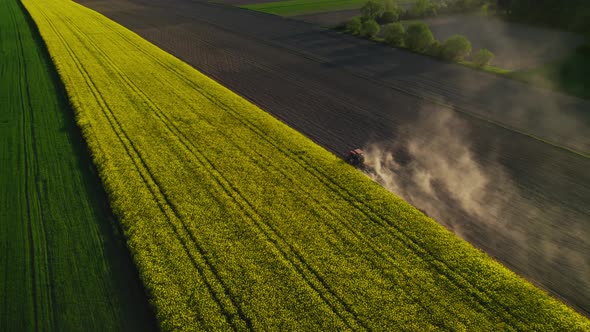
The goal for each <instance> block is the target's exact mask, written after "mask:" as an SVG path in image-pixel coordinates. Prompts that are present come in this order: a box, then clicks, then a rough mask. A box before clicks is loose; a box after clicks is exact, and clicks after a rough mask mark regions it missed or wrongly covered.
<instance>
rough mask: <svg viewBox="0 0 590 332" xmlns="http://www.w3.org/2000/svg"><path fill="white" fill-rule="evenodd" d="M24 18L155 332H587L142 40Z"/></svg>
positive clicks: (57, 16) (69, 18)
mask: <svg viewBox="0 0 590 332" xmlns="http://www.w3.org/2000/svg"><path fill="white" fill-rule="evenodd" d="M24 3H25V5H26V7H27V9H28V10H29V11H30V13H31V14H32V16H33V18H34V20H35V21H36V23H37V25H38V26H39V29H40V31H41V35H42V36H43V38H44V40H45V41H46V43H47V44H48V48H49V51H50V53H51V55H52V58H53V60H54V62H55V63H56V66H57V68H58V70H59V73H60V76H61V78H62V80H63V81H64V83H65V87H66V90H67V92H68V95H69V97H70V100H71V101H72V103H73V105H74V108H75V111H76V114H77V118H78V124H79V126H80V127H81V128H82V131H83V135H84V138H85V139H86V141H87V142H88V144H89V146H90V149H91V150H92V153H93V158H94V162H95V164H96V165H97V166H98V169H99V174H100V176H101V178H102V180H103V183H104V184H105V187H106V189H107V191H108V193H109V197H110V198H111V204H112V206H113V207H114V210H115V213H116V214H117V216H118V217H119V218H120V221H121V223H122V226H123V228H124V232H125V235H126V236H127V238H128V245H129V247H130V249H131V251H132V253H133V255H134V259H135V262H136V264H137V266H138V268H139V271H140V273H141V276H142V280H143V281H144V283H145V285H146V288H147V289H148V291H149V293H150V294H151V301H152V303H153V305H154V307H155V308H156V311H157V317H158V320H159V322H160V325H161V327H162V328H163V329H164V330H187V331H194V330H202V329H208V330H216V331H217V330H232V329H233V330H248V329H256V330H309V331H334V330H336V331H339V330H349V329H352V330H369V329H372V330H416V331H425V330H435V329H448V330H455V329H456V330H469V331H473V330H483V331H492V330H532V329H537V330H556V331H557V330H562V331H574V330H590V322H588V320H586V319H585V318H583V317H582V316H580V315H578V314H577V313H575V312H574V311H573V310H571V309H570V308H568V307H566V306H565V305H563V304H561V303H560V302H558V301H556V300H554V299H552V298H550V297H549V296H547V295H546V294H545V293H543V292H542V291H540V290H539V289H537V288H535V287H533V286H532V285H531V284H529V283H527V282H526V281H524V280H523V279H521V278H519V277H517V276H516V275H515V274H513V273H512V272H510V271H509V270H507V269H506V268H504V267H503V266H501V265H500V264H498V263H497V262H495V261H493V260H492V259H490V258H489V257H488V256H486V255H484V254H483V253H481V252H480V251H478V250H476V249H475V248H473V247H472V246H471V245H469V244H468V243H466V242H464V241H462V240H460V239H458V238H457V237H455V236H454V235H453V234H451V233H450V232H449V231H447V230H446V229H444V228H443V227H442V226H440V225H438V224H437V223H436V222H434V221H433V220H431V219H429V218H427V217H425V216H424V215H423V214H421V213H420V212H419V211H417V210H416V209H415V208H413V207H411V206H410V205H408V204H407V203H405V202H404V201H402V200H401V199H399V198H397V197H395V196H393V195H392V194H390V193H389V192H387V191H386V190H385V189H383V188H381V187H380V186H379V185H377V184H376V183H374V182H372V181H371V180H369V179H368V178H367V177H365V176H364V175H363V174H361V173H360V172H358V171H357V170H355V169H354V168H352V167H350V166H349V165H347V164H345V163H344V162H343V161H342V160H340V159H338V158H337V157H335V156H334V155H332V154H330V153H329V152H327V151H325V150H324V149H322V148H320V147H319V146H317V145H315V144H314V143H313V142H311V141H310V140H309V139H307V138H305V137H304V136H303V135H301V134H299V133H298V132H296V131H295V130H292V129H290V128H289V127H287V126H286V125H284V124H283V123H282V122H280V121H278V120H276V119H274V118H273V117H271V116H270V115H268V114H267V113H265V112H263V111H262V110H260V109H259V108H257V107H255V106H254V105H252V104H250V103H249V102H247V101H246V100H244V99H242V98H241V97H239V96H237V95H235V94H233V93H232V92H230V91H229V90H227V89H225V88H224V87H222V86H220V85H219V84H217V83H216V82H214V81H213V80H211V79H209V78H208V77H206V76H204V75H202V74H201V73H199V72H197V71H196V70H194V69H193V68H192V67H190V66H188V65H187V64H184V63H182V62H181V61H179V60H178V59H176V58H175V57H173V56H171V55H169V54H167V53H165V52H163V51H162V50H160V49H158V48H157V47H155V46H153V45H152V44H149V43H148V42H146V41H145V40H143V39H141V38H140V37H139V36H137V35H136V34H134V33H132V32H130V31H129V30H127V29H125V28H123V27H121V26H120V25H118V24H116V23H114V22H112V21H110V20H108V19H107V18H105V17H104V16H102V15H100V14H98V13H96V12H93V11H91V10H89V9H87V8H85V7H82V6H80V5H78V4H76V3H75V2H72V1H67V0H53V1H49V0H44V1H43V0H25V1H24Z"/></svg>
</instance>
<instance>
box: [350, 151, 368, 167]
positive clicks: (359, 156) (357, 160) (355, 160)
mask: <svg viewBox="0 0 590 332" xmlns="http://www.w3.org/2000/svg"><path fill="white" fill-rule="evenodd" d="M346 162H347V163H349V164H351V165H352V166H354V167H363V166H364V165H365V155H364V152H363V150H361V149H354V150H350V151H348V154H347V155H346Z"/></svg>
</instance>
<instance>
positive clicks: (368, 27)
mask: <svg viewBox="0 0 590 332" xmlns="http://www.w3.org/2000/svg"><path fill="white" fill-rule="evenodd" d="M379 30H381V26H380V25H379V24H378V23H377V22H375V20H373V19H369V20H366V21H365V22H363V25H362V27H361V35H362V36H364V37H368V38H373V37H375V36H377V34H378V33H379Z"/></svg>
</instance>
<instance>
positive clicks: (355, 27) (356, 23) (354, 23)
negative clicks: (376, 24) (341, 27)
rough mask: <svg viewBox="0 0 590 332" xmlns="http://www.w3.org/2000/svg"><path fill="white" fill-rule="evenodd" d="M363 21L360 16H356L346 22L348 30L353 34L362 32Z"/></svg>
mask: <svg viewBox="0 0 590 332" xmlns="http://www.w3.org/2000/svg"><path fill="white" fill-rule="evenodd" d="M361 27H362V22H361V18H360V17H355V18H353V19H352V20H350V21H349V22H348V24H346V31H348V32H349V33H352V34H353V35H358V34H360V33H361Z"/></svg>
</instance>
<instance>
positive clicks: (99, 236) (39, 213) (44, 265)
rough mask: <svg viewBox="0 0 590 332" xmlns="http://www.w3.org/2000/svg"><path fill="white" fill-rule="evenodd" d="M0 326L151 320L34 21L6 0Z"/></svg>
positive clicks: (80, 327)
mask: <svg viewBox="0 0 590 332" xmlns="http://www.w3.org/2000/svg"><path fill="white" fill-rule="evenodd" d="M0 7H1V8H2V10H0V59H1V61H0V298H1V299H2V300H1V301H0V331H46V330H55V331H88V330H96V331H114V330H142V331H143V330H148V331H149V330H152V329H154V328H155V327H156V325H155V319H154V317H153V314H152V313H151V312H150V309H149V303H148V301H147V299H146V296H145V294H144V291H143V287H142V285H141V282H140V280H139V278H138V277H137V270H136V269H135V267H134V265H133V261H132V260H131V257H130V255H129V252H128V249H127V248H126V246H125V244H124V241H123V236H122V234H120V233H119V232H117V229H116V228H115V227H114V226H115V225H116V222H115V221H114V220H113V216H112V213H111V212H110V210H109V208H108V202H107V199H106V195H105V193H104V191H103V189H102V187H101V185H100V181H99V179H98V177H97V176H96V174H95V173H93V171H92V169H93V168H92V162H91V159H90V156H89V154H88V151H87V149H86V147H85V145H84V141H83V139H82V136H81V135H80V131H79V129H78V128H77V126H76V123H75V122H74V113H73V112H72V110H71V109H70V108H69V106H68V102H67V99H66V95H65V92H64V91H63V87H61V86H60V85H59V78H58V76H57V73H56V72H55V69H54V68H53V64H52V63H51V61H50V59H49V56H48V54H47V51H46V50H45V48H44V45H43V41H42V40H41V38H40V37H39V35H38V32H37V31H36V30H35V29H36V28H35V25H34V23H33V22H32V21H31V20H30V17H29V16H28V14H27V13H26V11H25V10H24V8H23V7H22V5H21V4H20V3H19V2H18V1H17V0H0Z"/></svg>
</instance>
